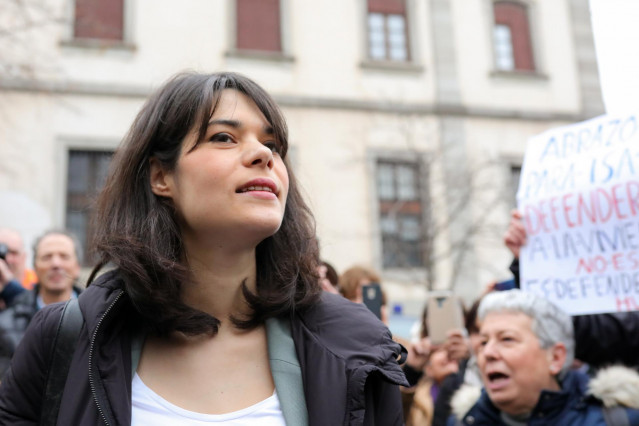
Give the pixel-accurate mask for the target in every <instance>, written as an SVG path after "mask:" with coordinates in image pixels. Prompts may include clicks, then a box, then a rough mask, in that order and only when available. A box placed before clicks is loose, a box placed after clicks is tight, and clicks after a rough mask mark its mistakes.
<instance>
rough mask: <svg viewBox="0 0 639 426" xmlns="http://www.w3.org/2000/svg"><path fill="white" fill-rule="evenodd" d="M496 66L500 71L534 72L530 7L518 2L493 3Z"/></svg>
mask: <svg viewBox="0 0 639 426" xmlns="http://www.w3.org/2000/svg"><path fill="white" fill-rule="evenodd" d="M493 12H494V21H495V26H494V28H493V45H494V50H495V66H496V67H497V69H498V70H500V71H534V70H535V61H534V57H533V48H532V38H531V35H530V23H529V16H528V7H527V6H526V5H525V4H522V3H519V2H516V1H497V2H495V3H494V4H493Z"/></svg>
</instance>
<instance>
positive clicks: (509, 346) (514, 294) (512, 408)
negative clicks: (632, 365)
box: [448, 289, 639, 426]
mask: <svg viewBox="0 0 639 426" xmlns="http://www.w3.org/2000/svg"><path fill="white" fill-rule="evenodd" d="M478 317H479V322H480V330H479V335H480V343H479V350H478V351H477V364H478V366H479V370H480V372H481V377H482V381H483V383H484V389H483V390H482V391H481V393H479V390H478V389H477V388H471V387H462V388H461V389H460V390H459V391H457V393H456V394H455V396H454V397H453V400H452V404H451V405H452V407H453V413H454V415H452V416H451V418H450V419H449V421H448V424H449V425H450V426H453V425H495V426H500V425H503V426H512V425H515V426H517V425H533V424H538V425H542V424H543V425H548V426H591V425H605V424H606V420H605V419H606V416H609V415H613V416H619V415H620V416H623V417H624V418H625V420H627V421H628V422H627V423H626V424H628V425H639V374H637V373H636V372H634V371H633V370H630V369H628V368H624V367H613V368H611V369H610V370H607V371H602V372H600V375H599V376H598V377H597V378H595V379H592V380H590V378H589V377H588V376H587V375H586V374H583V373H580V372H578V371H575V370H572V369H571V365H572V361H573V358H574V345H575V342H574V337H573V328H572V321H571V319H570V316H569V315H568V314H566V313H565V312H564V311H562V310H561V309H560V308H558V307H557V306H556V305H554V304H553V303H551V302H550V301H548V300H546V299H544V298H542V297H539V296H537V295H535V294H533V293H527V292H523V291H521V290H518V289H515V290H507V291H500V292H494V293H490V294H488V295H486V296H485V297H484V298H483V299H482V301H481V303H480V305H479V312H478ZM619 369H620V370H619ZM604 404H605V407H606V408H604ZM612 407H619V408H612ZM613 412H614V413H613ZM612 424H620V423H617V422H615V423H612ZM621 424H623V423H621Z"/></svg>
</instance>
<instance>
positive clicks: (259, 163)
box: [151, 89, 289, 245]
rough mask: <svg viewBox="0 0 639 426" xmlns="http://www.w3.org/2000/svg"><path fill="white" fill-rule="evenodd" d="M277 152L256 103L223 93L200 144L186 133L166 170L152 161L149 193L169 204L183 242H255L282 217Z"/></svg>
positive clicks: (282, 179) (283, 182) (283, 186)
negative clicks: (170, 168)
mask: <svg viewBox="0 0 639 426" xmlns="http://www.w3.org/2000/svg"><path fill="white" fill-rule="evenodd" d="M279 149H280V147H279V142H278V141H276V140H275V135H274V134H273V129H272V127H271V125H270V124H269V123H268V121H267V120H266V118H265V117H264V115H263V114H262V112H261V111H260V110H259V109H258V107H257V106H256V105H255V103H254V102H253V101H252V100H251V99H250V98H248V97H247V96H246V95H244V94H242V93H240V92H238V91H235V90H231V89H226V90H224V91H223V92H222V95H221V98H220V101H219V103H218V105H217V108H216V109H215V112H214V113H213V115H212V116H211V118H210V119H209V126H208V129H207V131H206V135H205V137H204V139H203V140H200V141H198V140H197V131H196V130H193V131H192V132H190V133H189V135H188V136H187V137H186V138H185V139H184V141H183V142H182V149H181V152H180V157H179V159H178V161H177V164H176V167H175V169H174V170H173V171H164V170H163V169H162V168H161V166H159V163H157V162H155V163H153V162H152V164H151V184H152V188H153V192H154V193H155V194H157V195H160V196H164V197H169V198H171V199H172V201H173V203H174V205H175V208H176V211H177V213H178V217H179V218H180V222H181V226H182V232H183V236H184V238H185V240H186V242H187V243H188V242H189V239H191V240H193V241H199V242H202V243H204V244H206V242H207V241H208V242H213V243H214V244H216V245H220V244H245V243H246V242H247V239H248V241H250V243H251V244H257V243H259V242H260V241H262V240H263V239H264V238H267V237H269V236H271V235H273V234H274V233H275V232H276V231H277V230H278V229H279V227H280V225H281V223H282V218H283V216H284V209H285V206H286V197H287V194H288V185H289V181H288V175H287V171H286V166H285V165H284V161H283V160H282V158H281V157H280V155H279V153H278V152H279ZM209 237H212V238H209ZM207 239H208V240H207Z"/></svg>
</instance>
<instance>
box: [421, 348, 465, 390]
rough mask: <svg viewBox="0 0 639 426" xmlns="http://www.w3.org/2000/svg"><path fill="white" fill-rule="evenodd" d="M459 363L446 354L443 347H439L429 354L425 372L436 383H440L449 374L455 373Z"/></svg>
mask: <svg viewBox="0 0 639 426" xmlns="http://www.w3.org/2000/svg"><path fill="white" fill-rule="evenodd" d="M458 371H459V364H458V363H457V361H455V360H452V359H450V358H449V356H448V352H447V351H446V350H445V349H444V348H439V349H436V350H435V351H433V352H432V353H431V354H430V357H429V359H428V363H427V364H426V371H425V373H426V374H427V375H428V377H430V378H431V379H433V380H434V381H435V382H437V383H441V382H442V381H443V380H444V379H445V378H446V376H448V375H449V374H453V373H457V372H458Z"/></svg>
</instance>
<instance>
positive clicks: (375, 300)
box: [362, 283, 382, 320]
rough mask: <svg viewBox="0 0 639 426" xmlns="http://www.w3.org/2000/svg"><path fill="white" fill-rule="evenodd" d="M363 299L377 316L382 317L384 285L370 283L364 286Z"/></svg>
mask: <svg viewBox="0 0 639 426" xmlns="http://www.w3.org/2000/svg"><path fill="white" fill-rule="evenodd" d="M362 299H363V300H364V305H366V307H367V308H368V309H369V310H370V311H371V312H372V313H374V314H375V316H376V317H377V318H379V319H380V320H381V319H382V287H381V286H380V285H379V283H370V284H366V285H363V286H362Z"/></svg>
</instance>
